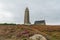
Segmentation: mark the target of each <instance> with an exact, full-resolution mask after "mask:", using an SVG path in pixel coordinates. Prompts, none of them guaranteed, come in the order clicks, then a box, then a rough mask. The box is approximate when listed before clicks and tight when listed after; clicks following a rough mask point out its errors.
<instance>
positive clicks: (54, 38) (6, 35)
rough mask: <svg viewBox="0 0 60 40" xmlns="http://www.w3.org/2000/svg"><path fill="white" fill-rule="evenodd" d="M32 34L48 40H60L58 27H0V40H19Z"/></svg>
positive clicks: (59, 27)
mask: <svg viewBox="0 0 60 40" xmlns="http://www.w3.org/2000/svg"><path fill="white" fill-rule="evenodd" d="M34 34H42V35H44V36H46V37H47V36H48V38H49V39H50V40H60V26H58V25H56V26H50V25H0V40H20V39H21V38H28V37H30V36H32V35H34Z"/></svg>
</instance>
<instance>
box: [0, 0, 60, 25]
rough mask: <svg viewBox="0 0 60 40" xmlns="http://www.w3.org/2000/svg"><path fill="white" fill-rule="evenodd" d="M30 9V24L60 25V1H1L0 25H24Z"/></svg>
mask: <svg viewBox="0 0 60 40" xmlns="http://www.w3.org/2000/svg"><path fill="white" fill-rule="evenodd" d="M26 7H28V8H29V11H30V12H29V13H30V22H31V23H32V24H33V23H34V22H35V21H40V20H45V21H46V24H47V25H60V0H0V23H16V24H23V23H24V13H25V9H26Z"/></svg>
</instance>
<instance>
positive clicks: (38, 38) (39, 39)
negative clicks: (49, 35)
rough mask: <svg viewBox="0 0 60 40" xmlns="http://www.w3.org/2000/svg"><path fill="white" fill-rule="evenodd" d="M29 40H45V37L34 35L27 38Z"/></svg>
mask: <svg viewBox="0 0 60 40" xmlns="http://www.w3.org/2000/svg"><path fill="white" fill-rule="evenodd" d="M29 39H30V40H47V39H46V37H44V36H43V35H41V34H35V35H33V36H31V37H29Z"/></svg>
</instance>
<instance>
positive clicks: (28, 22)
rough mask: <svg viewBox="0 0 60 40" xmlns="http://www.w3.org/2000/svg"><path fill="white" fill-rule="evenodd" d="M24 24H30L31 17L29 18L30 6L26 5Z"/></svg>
mask: <svg viewBox="0 0 60 40" xmlns="http://www.w3.org/2000/svg"><path fill="white" fill-rule="evenodd" d="M24 24H25V25H30V18H29V9H28V7H26V9H25V15H24Z"/></svg>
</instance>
